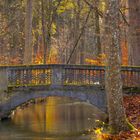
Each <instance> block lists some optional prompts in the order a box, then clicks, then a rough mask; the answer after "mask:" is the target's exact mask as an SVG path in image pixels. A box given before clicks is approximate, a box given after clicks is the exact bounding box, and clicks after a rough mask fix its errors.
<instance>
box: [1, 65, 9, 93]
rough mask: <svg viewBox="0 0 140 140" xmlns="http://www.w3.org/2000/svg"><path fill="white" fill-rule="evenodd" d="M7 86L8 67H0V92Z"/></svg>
mask: <svg viewBox="0 0 140 140" xmlns="http://www.w3.org/2000/svg"><path fill="white" fill-rule="evenodd" d="M7 88H8V69H7V68H6V67H1V68H0V92H3V91H5V90H7Z"/></svg>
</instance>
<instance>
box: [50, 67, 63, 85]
mask: <svg viewBox="0 0 140 140" xmlns="http://www.w3.org/2000/svg"><path fill="white" fill-rule="evenodd" d="M51 81H52V83H51V86H52V87H58V86H62V85H63V83H62V82H63V81H62V68H61V67H56V68H55V67H54V68H53V69H52V79H51Z"/></svg>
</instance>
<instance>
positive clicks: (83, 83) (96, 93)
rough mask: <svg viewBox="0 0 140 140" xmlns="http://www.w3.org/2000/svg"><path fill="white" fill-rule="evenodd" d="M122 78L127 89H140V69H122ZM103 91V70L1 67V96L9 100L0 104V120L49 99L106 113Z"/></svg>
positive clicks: (71, 66) (90, 66) (99, 67)
mask: <svg viewBox="0 0 140 140" xmlns="http://www.w3.org/2000/svg"><path fill="white" fill-rule="evenodd" d="M121 74H122V82H123V87H124V88H125V87H126V88H137V87H140V67H122V69H121ZM114 80H115V79H114ZM104 87H105V67H103V66H93V65H61V64H60V65H59V64H53V65H28V66H26V65H21V66H1V67H0V92H1V93H2V95H5V96H4V97H2V99H1V100H4V99H3V98H6V100H4V101H2V102H1V103H0V117H2V115H4V114H8V113H9V112H10V111H11V110H12V109H14V108H15V107H17V106H19V105H20V104H22V103H25V102H27V101H28V100H31V99H34V98H38V97H48V96H67V97H71V98H77V99H80V100H83V101H88V102H89V103H91V104H93V105H95V106H97V107H98V108H100V109H101V110H103V111H106V94H105V90H104ZM5 112H6V113H5ZM4 116H5V115H4Z"/></svg>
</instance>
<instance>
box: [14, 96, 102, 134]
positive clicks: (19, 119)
mask: <svg viewBox="0 0 140 140" xmlns="http://www.w3.org/2000/svg"><path fill="white" fill-rule="evenodd" d="M41 101H43V102H41ZM36 102H37V103H35V104H27V105H26V106H24V107H22V108H18V109H17V111H15V115H14V116H13V117H12V121H13V123H14V124H15V125H20V126H22V128H23V129H25V130H26V131H27V132H28V131H29V132H30V131H31V132H36V133H37V134H40V133H44V134H67V133H69V134H70V133H71V134H73V133H77V132H81V131H83V130H86V129H89V128H91V127H93V125H94V122H95V120H96V119H97V118H98V119H99V116H103V115H100V114H102V113H101V112H100V111H99V110H98V109H96V108H93V106H91V105H89V104H87V103H81V102H79V101H77V100H72V99H70V98H66V97H63V98H62V97H49V98H46V99H45V100H40V99H39V100H37V101H36ZM93 114H94V115H93ZM95 114H96V115H95Z"/></svg>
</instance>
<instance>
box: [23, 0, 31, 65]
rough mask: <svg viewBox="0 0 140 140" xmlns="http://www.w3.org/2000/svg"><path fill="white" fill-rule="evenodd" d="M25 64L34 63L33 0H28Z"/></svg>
mask: <svg viewBox="0 0 140 140" xmlns="http://www.w3.org/2000/svg"><path fill="white" fill-rule="evenodd" d="M25 11H26V15H25V51H24V64H31V63H32V0H26V9H25Z"/></svg>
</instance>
